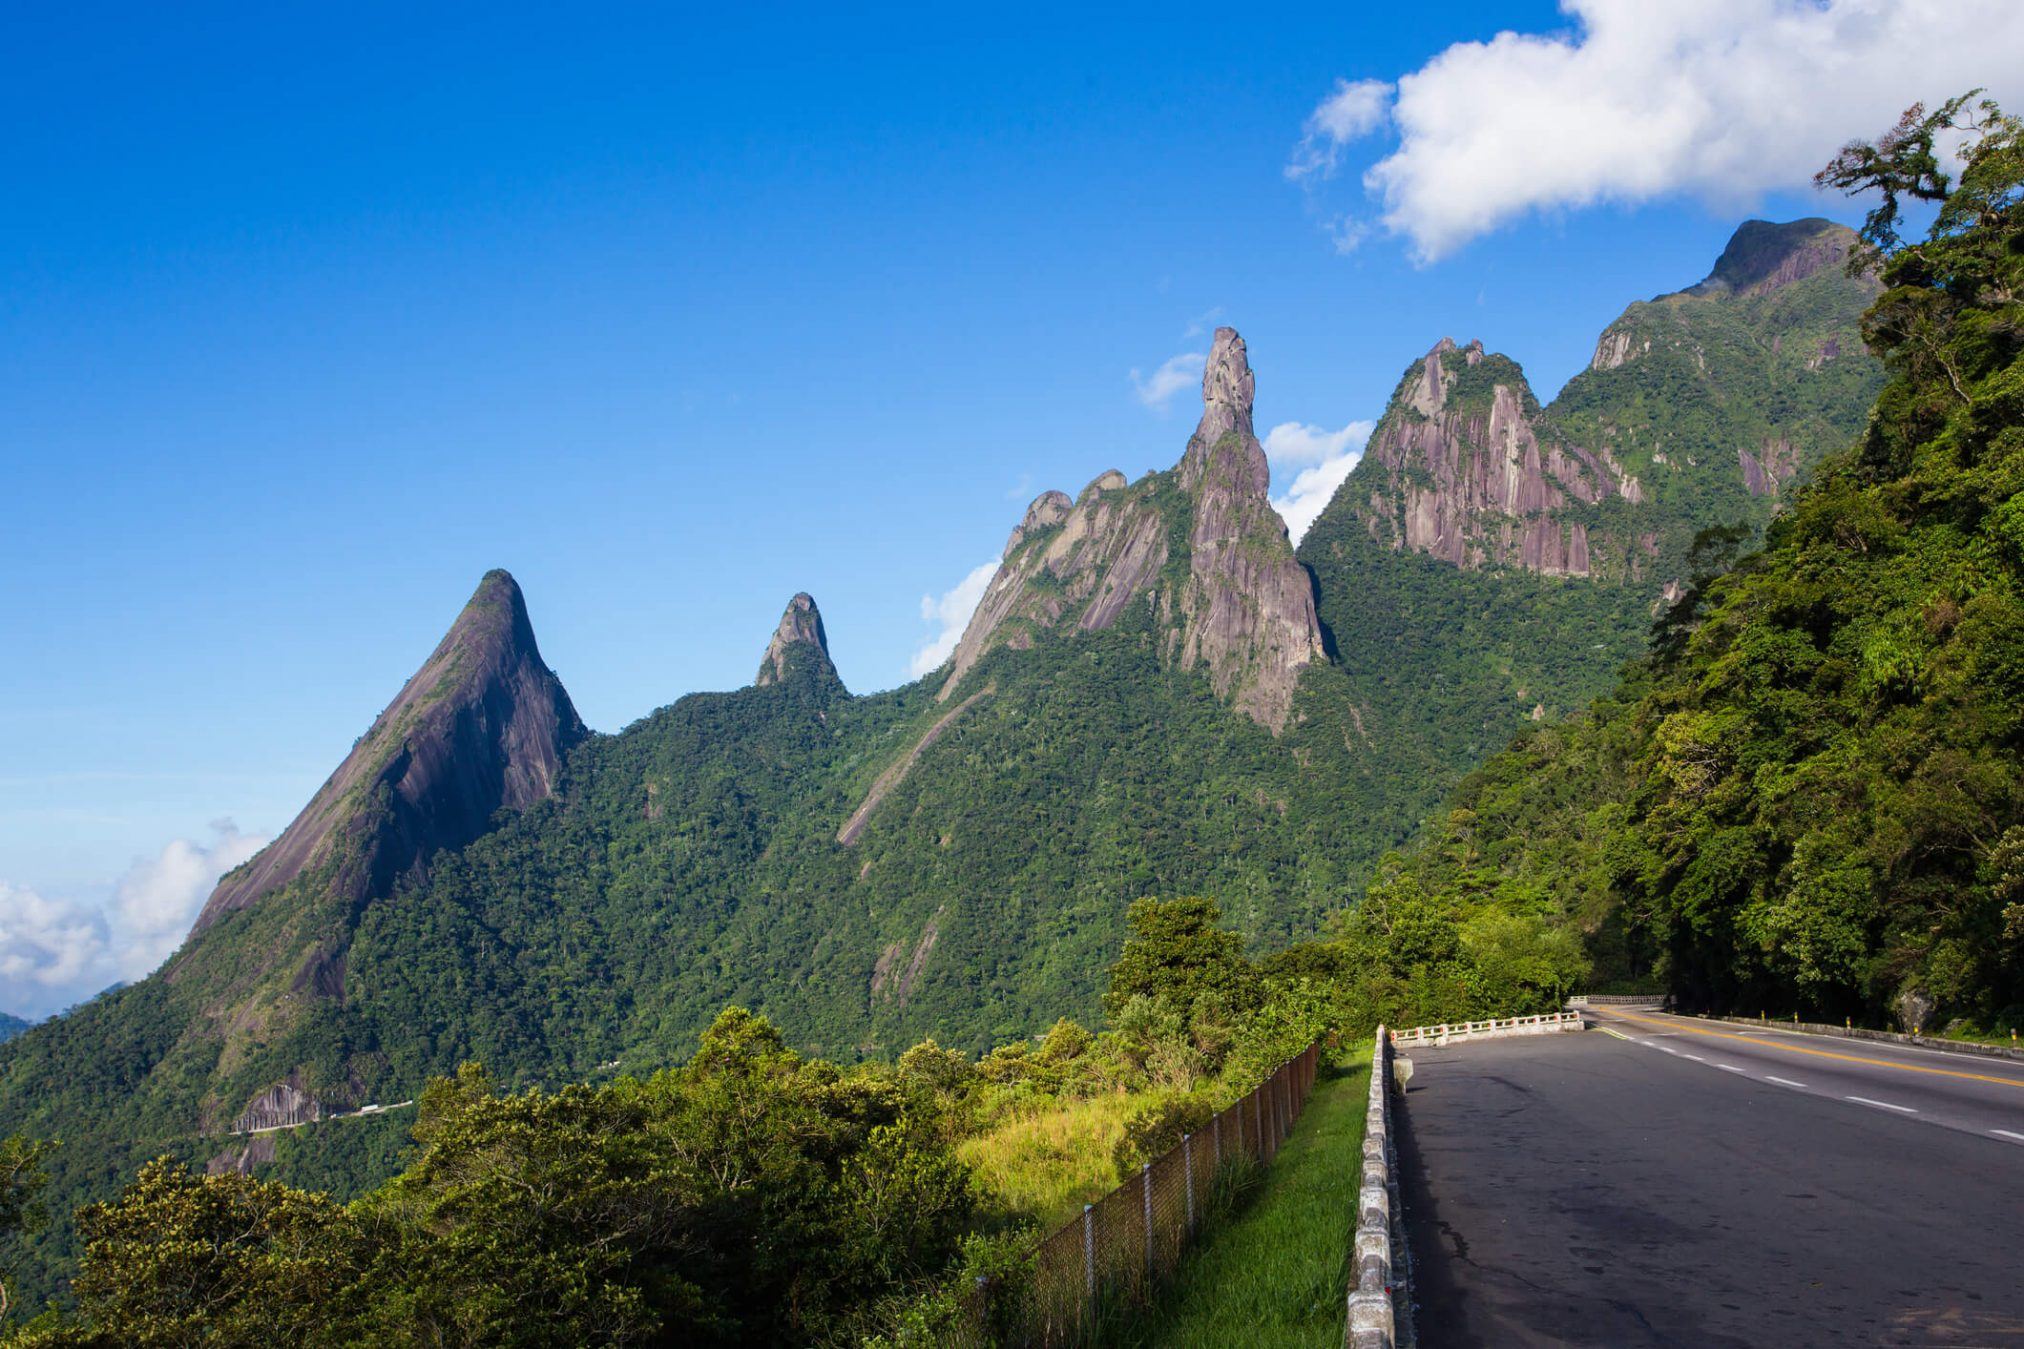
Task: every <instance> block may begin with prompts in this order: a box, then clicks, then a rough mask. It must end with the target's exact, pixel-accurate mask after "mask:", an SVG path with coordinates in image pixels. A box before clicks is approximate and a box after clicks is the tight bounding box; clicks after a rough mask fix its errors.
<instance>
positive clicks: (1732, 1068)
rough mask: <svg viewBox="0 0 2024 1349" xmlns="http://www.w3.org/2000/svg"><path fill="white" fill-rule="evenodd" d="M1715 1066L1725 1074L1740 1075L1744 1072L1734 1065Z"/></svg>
mask: <svg viewBox="0 0 2024 1349" xmlns="http://www.w3.org/2000/svg"><path fill="white" fill-rule="evenodd" d="M1715 1066H1716V1067H1717V1068H1720V1069H1721V1070H1722V1071H1723V1072H1725V1073H1740V1072H1742V1071H1743V1070H1742V1069H1741V1068H1738V1067H1737V1066H1736V1065H1735V1064H1733V1063H1718V1064H1716V1065H1715Z"/></svg>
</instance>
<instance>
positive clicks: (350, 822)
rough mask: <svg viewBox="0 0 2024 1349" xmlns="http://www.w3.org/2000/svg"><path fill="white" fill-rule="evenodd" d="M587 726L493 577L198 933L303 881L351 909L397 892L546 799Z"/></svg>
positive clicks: (521, 605) (517, 607) (510, 596)
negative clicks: (318, 884) (445, 853)
mask: <svg viewBox="0 0 2024 1349" xmlns="http://www.w3.org/2000/svg"><path fill="white" fill-rule="evenodd" d="M588 734H589V732H588V731H587V730H586V729H585V728H584V725H583V721H582V719H581V718H579V717H578V716H577V714H576V708H575V706H574V705H573V704H572V703H571V702H570V700H569V694H568V693H567V692H565V691H564V690H563V687H562V683H561V681H560V680H558V679H557V678H556V677H555V673H554V671H552V670H550V669H549V668H548V666H547V665H545V664H544V663H543V662H542V659H541V652H540V649H539V648H538V647H537V646H536V645H535V642H534V627H533V624H532V623H530V622H529V621H528V617H527V604H526V600H525V599H524V598H523V597H522V595H521V593H520V587H519V585H518V584H517V583H515V581H514V580H513V578H512V577H511V576H510V575H508V574H507V573H506V572H504V571H490V572H487V573H486V574H485V577H484V579H483V580H482V581H480V582H479V583H478V589H477V591H476V593H474V594H473V595H472V596H471V599H470V602H469V603H467V604H466V605H465V606H464V609H463V612H461V613H460V614H458V615H457V620H456V622H454V623H453V624H451V625H450V630H449V632H447V633H446V634H444V636H443V640H442V641H441V642H439V643H437V645H436V649H435V651H434V652H433V653H432V654H431V655H430V656H429V658H428V660H427V661H425V662H423V664H422V667H421V669H419V670H417V671H416V672H415V674H414V676H413V677H412V678H410V679H409V680H408V681H407V683H406V684H405V685H403V686H402V688H401V691H400V694H399V696H398V697H396V698H395V699H394V700H393V702H392V703H390V704H388V706H387V708H386V710H385V711H384V712H381V713H380V714H379V716H378V718H376V719H375V720H374V721H373V724H372V726H371V727H370V728H369V729H368V730H367V731H366V733H365V735H364V736H362V737H360V739H359V741H358V743H357V744H355V745H354V746H353V747H352V750H351V753H350V754H348V755H346V756H345V760H344V762H343V763H342V764H340V765H339V766H338V769H337V771H336V772H335V773H333V774H332V775H331V776H330V779H329V780H328V781H327V782H325V783H324V784H323V786H322V787H321V788H320V789H318V791H317V793H316V795H315V796H314V797H312V798H311V799H310V802H309V804H308V805H307V806H306V807H304V808H303V811H302V813H301V814H300V815H298V816H296V817H295V820H294V821H293V822H292V823H291V824H290V825H289V826H288V828H287V829H285V830H283V831H282V833H281V836H280V837H279V838H277V839H276V840H274V842H272V843H270V844H268V845H267V847H266V848H264V849H263V850H261V852H260V853H259V854H258V855H257V856H255V857H254V858H253V859H252V860H251V861H249V862H247V863H246V864H245V865H244V866H242V867H239V868H238V869H237V870H235V871H233V872H231V873H230V874H228V875H227V876H225V877H224V879H222V880H220V881H219V882H218V886H217V889H215V890H214V891H212V893H211V897H210V899H209V900H208V901H207V902H206V903H205V905H204V910H203V912H202V914H200V915H199V916H198V919H197V925H196V928H195V929H194V931H195V932H197V933H201V932H202V931H203V930H204V929H206V928H208V927H209V926H210V925H211V924H213V923H215V922H216V921H218V919H219V918H221V917H223V916H224V915H225V914H227V913H230V912H232V911H233V910H235V909H243V908H246V907H247V906H248V905H251V904H254V903H256V902H257V901H259V900H260V899H262V898H264V897H266V896H267V895H269V894H272V893H273V892H274V891H276V890H279V889H281V888H282V887H283V886H285V885H287V884H288V883H289V882H291V881H293V880H295V879H296V878H297V877H298V876H302V875H305V874H312V875H313V874H316V873H319V872H324V871H326V870H327V871H328V876H329V879H328V886H329V889H330V892H331V893H332V894H334V895H335V896H336V897H338V898H340V899H342V900H345V901H348V902H350V903H354V904H356V903H359V902H362V901H364V900H367V899H370V898H374V897H377V896H381V895H385V894H387V893H388V892H389V891H390V889H391V887H392V885H393V883H394V881H395V880H396V879H398V878H399V877H400V876H402V875H404V874H406V873H408V872H410V871H412V870H414V869H415V868H418V867H421V866H423V865H425V864H426V862H427V860H428V859H429V857H431V856H432V855H433V854H434V853H436V852H437V851H438V850H440V849H443V848H457V847H462V846H463V845H464V844H466V843H469V842H470V841H471V840H472V839H475V838H476V837H478V835H480V834H482V833H484V832H485V831H486V830H487V829H488V828H490V827H491V820H492V816H493V814H494V812H496V811H498V810H500V809H501V808H502V807H503V808H505V809H509V810H524V809H526V808H527V807H528V806H531V805H533V804H534V803H535V802H537V801H540V800H542V799H544V798H546V797H547V796H549V795H550V794H551V793H553V791H554V790H555V784H556V781H557V779H558V778H559V777H560V776H561V772H562V762H563V759H564V756H565V755H567V753H568V751H569V749H570V748H571V747H572V746H574V745H575V744H576V743H577V742H579V741H581V740H582V739H584V738H585V737H586V736H587V735H588Z"/></svg>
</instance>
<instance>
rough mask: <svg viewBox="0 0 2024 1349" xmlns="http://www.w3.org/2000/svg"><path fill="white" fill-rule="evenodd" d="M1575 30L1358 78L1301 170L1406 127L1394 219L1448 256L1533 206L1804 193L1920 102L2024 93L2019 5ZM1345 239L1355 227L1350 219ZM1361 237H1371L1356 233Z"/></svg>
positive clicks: (1394, 165)
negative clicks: (1391, 84)
mask: <svg viewBox="0 0 2024 1349" xmlns="http://www.w3.org/2000/svg"><path fill="white" fill-rule="evenodd" d="M1561 8H1562V9H1563V10H1564V11H1565V12H1566V13H1567V14H1568V15H1569V16H1570V18H1572V20H1573V21H1574V22H1573V26H1572V28H1571V30H1569V31H1566V32H1559V33H1552V34H1544V35H1542V34H1525V33H1510V32H1506V33H1499V34H1498V35H1497V36H1496V37H1494V38H1492V39H1490V40H1489V41H1487V42H1463V43H1457V44H1456V45H1454V46H1452V47H1449V48H1448V49H1447V50H1445V51H1443V52H1441V53H1440V54H1439V55H1437V56H1435V57H1434V58H1433V59H1432V60H1431V61H1429V62H1427V64H1426V65H1424V66H1422V67H1421V68H1420V69H1418V70H1416V71H1413V72H1412V73H1410V74H1406V75H1403V76H1401V77H1400V78H1399V80H1398V82H1397V86H1396V89H1395V91H1393V90H1390V89H1389V88H1388V87H1387V86H1385V85H1383V84H1382V83H1381V82H1379V81H1374V80H1364V81H1360V82H1358V83H1355V84H1350V83H1348V82H1343V81H1338V82H1337V84H1336V87H1335V89H1334V90H1333V91H1331V92H1330V94H1329V95H1328V97H1327V98H1325V99H1323V100H1322V101H1321V103H1320V104H1319V105H1318V106H1317V107H1316V108H1315V110H1314V112H1313V113H1312V114H1310V116H1309V117H1308V119H1307V123H1306V126H1305V130H1304V134H1303V136H1302V138H1301V140H1300V142H1299V143H1298V144H1297V145H1296V146H1295V148H1294V150H1293V152H1292V156H1291V158H1290V160H1289V162H1288V164H1287V166H1286V174H1287V176H1288V177H1289V178H1292V179H1294V180H1295V181H1299V182H1303V183H1306V184H1307V185H1309V186H1310V187H1312V186H1314V185H1315V184H1317V183H1318V182H1319V181H1320V180H1322V179H1325V178H1327V177H1328V176H1329V174H1330V173H1332V172H1333V171H1334V169H1335V167H1336V165H1337V163H1338V161H1339V159H1340V157H1341V155H1342V153H1343V151H1344V148H1345V147H1346V146H1348V145H1349V144H1350V143H1351V142H1353V141H1356V140H1358V139H1360V138H1362V137H1364V136H1367V135H1369V134H1371V133H1372V132H1374V131H1376V130H1378V129H1379V128H1380V127H1383V126H1384V125H1386V124H1387V123H1389V124H1390V125H1392V126H1393V127H1395V129H1396V131H1397V134H1398V143H1397V146H1396V148H1395V149H1393V150H1392V151H1391V153H1389V154H1387V155H1385V156H1384V157H1383V158H1381V159H1379V160H1378V161H1377V162H1376V163H1375V164H1374V165H1372V166H1371V168H1370V169H1369V170H1368V172H1366V173H1365V174H1364V177H1363V185H1364V187H1365V189H1366V191H1367V192H1368V194H1369V195H1370V197H1371V198H1373V199H1374V200H1375V201H1376V203H1377V205H1378V217H1377V219H1378V223H1379V224H1380V225H1381V226H1382V227H1383V228H1384V229H1385V230H1387V231H1388V232H1390V233H1391V234H1394V235H1398V236H1403V237H1404V238H1405V239H1407V240H1408V241H1409V243H1410V245H1411V247H1412V250H1413V252H1414V253H1415V254H1416V255H1417V256H1418V258H1419V259H1420V260H1422V261H1433V260H1435V259H1438V258H1441V257H1443V256H1445V255H1447V254H1449V253H1452V252H1453V251H1454V250H1455V249H1457V248H1459V247H1461V246H1462V245H1463V244H1466V243H1467V242H1469V241H1470V240H1472V239H1475V238H1477V237H1478V236H1480V235H1483V234H1486V233H1488V232H1490V231H1492V230H1495V229H1497V228H1499V227H1501V226H1504V225H1507V224H1509V223H1511V222H1512V221H1514V220H1516V219H1518V218H1520V217H1523V216H1525V215H1528V214H1531V213H1535V212H1541V211H1553V210H1563V209H1578V208H1581V207H1587V206H1593V205H1598V204H1602V203H1617V204H1637V203H1641V202H1647V201H1651V200H1654V199H1657V198H1661V197H1666V196H1673V195H1690V196H1695V197H1699V198H1701V199H1703V200H1706V201H1709V202H1711V203H1713V204H1715V205H1717V206H1720V207H1723V208H1728V209H1741V208H1746V207H1747V204H1748V203H1749V202H1750V201H1751V200H1753V199H1754V198H1756V197H1757V196H1759V195H1760V194H1762V193H1764V192H1767V191H1773V190H1789V189H1799V188H1804V187H1805V186H1806V185H1807V184H1808V183H1809V182H1810V181H1811V178H1812V175H1813V173H1814V172H1815V170H1817V169H1818V168H1819V167H1820V166H1821V165H1822V164H1824V163H1825V162H1826V161H1827V159H1828V158H1829V157H1830V156H1831V155H1832V154H1833V153H1834V151H1835V150H1836V149H1837V148H1838V147H1839V146H1840V145H1842V144H1843V143H1844V142H1846V141H1847V140H1849V139H1850V138H1851V137H1860V136H1875V135H1878V134H1880V133H1882V132H1883V131H1884V130H1885V129H1887V128H1888V127H1889V126H1890V125H1891V124H1892V123H1893V122H1895V121H1896V120H1897V116H1898V114H1899V113H1901V112H1902V111H1903V110H1904V109H1905V107H1906V106H1907V105H1909V104H1911V103H1912V102H1914V101H1917V100H1921V99H1922V100H1925V101H1927V102H1928V103H1934V102H1938V101H1939V100H1942V99H1945V98H1947V97H1949V96H1951V95H1953V94H1957V93H1961V92H1964V91H1966V90H1967V89H1970V88H1973V87H1975V86H1978V85H1979V86H1987V87H1988V88H1989V91H1990V93H1991V94H1992V95H1994V96H1995V97H1996V98H1997V99H1999V100H2000V101H2003V102H2005V103H2006V104H2015V103H2018V102H2020V101H2024V100H2020V94H2024V4H2019V3H2017V0H1562V6H1561ZM1330 229H1331V232H1332V233H1333V234H1334V235H1335V237H1336V238H1337V240H1338V247H1340V246H1341V240H1342V238H1343V237H1345V236H1344V233H1343V230H1342V227H1341V224H1340V222H1331V225H1330ZM1350 237H1354V232H1353V231H1352V233H1351V235H1350Z"/></svg>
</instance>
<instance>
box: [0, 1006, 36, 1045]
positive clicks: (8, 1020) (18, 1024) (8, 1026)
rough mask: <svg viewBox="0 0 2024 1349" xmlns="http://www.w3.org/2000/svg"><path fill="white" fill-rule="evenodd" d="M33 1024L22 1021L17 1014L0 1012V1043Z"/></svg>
mask: <svg viewBox="0 0 2024 1349" xmlns="http://www.w3.org/2000/svg"><path fill="white" fill-rule="evenodd" d="M33 1024H34V1023H33V1022H30V1021H23V1020H22V1019H21V1018H20V1017H18V1016H13V1015H11V1014H9V1013H7V1012H0V1044H5V1043H6V1042H7V1041H9V1040H11V1039H13V1038H14V1037H15V1036H17V1035H19V1034H20V1033H21V1032H22V1031H25V1030H27V1029H28V1028H29V1027H30V1026H31V1025H33Z"/></svg>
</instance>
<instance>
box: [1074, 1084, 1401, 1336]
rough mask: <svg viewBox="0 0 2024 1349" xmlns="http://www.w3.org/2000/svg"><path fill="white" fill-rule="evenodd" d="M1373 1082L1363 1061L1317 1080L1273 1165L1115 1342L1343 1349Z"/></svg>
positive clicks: (1121, 1329) (1259, 1175)
mask: <svg viewBox="0 0 2024 1349" xmlns="http://www.w3.org/2000/svg"><path fill="white" fill-rule="evenodd" d="M1369 1080H1370V1066H1369V1063H1368V1061H1365V1062H1364V1063H1360V1064H1355V1065H1352V1066H1351V1067H1349V1068H1347V1069H1344V1070H1342V1071H1339V1072H1337V1073H1336V1074H1334V1075H1333V1076H1329V1077H1324V1078H1323V1079H1322V1080H1321V1081H1319V1082H1317V1083H1316V1084H1315V1088H1314V1094H1313V1095H1312V1096H1311V1097H1310V1098H1309V1099H1308V1102H1307V1109H1306V1110H1305V1111H1303V1112H1302V1113H1301V1116H1300V1118H1299V1120H1298V1121H1297V1122H1296V1124H1295V1126H1294V1130H1293V1137H1292V1138H1290V1139H1288V1140H1287V1142H1286V1145H1285V1147H1283V1148H1282V1149H1281V1150H1280V1152H1279V1155H1278V1156H1277V1157H1276V1158H1274V1159H1273V1161H1272V1164H1271V1166H1269V1167H1267V1168H1265V1169H1264V1170H1263V1171H1261V1172H1259V1173H1257V1180H1256V1182H1255V1184H1254V1185H1253V1186H1252V1187H1251V1189H1250V1192H1249V1193H1248V1194H1246V1195H1244V1196H1242V1197H1241V1198H1240V1199H1239V1200H1238V1202H1237V1204H1236V1206H1235V1208H1234V1211H1233V1212H1231V1213H1230V1214H1229V1216H1228V1217H1227V1218H1226V1219H1225V1220H1224V1221H1223V1222H1222V1223H1221V1224H1220V1225H1218V1226H1217V1227H1215V1228H1213V1229H1211V1230H1209V1231H1206V1232H1204V1233H1203V1236H1202V1240H1201V1242H1200V1244H1198V1245H1197V1246H1196V1248H1195V1249H1194V1250H1193V1251H1192V1252H1190V1253H1189V1255H1188V1256H1187V1257H1186V1258H1184V1259H1183V1260H1182V1262H1181V1266H1180V1268H1179V1269H1178V1270H1177V1271H1175V1275H1174V1277H1173V1279H1172V1280H1171V1281H1170V1282H1169V1283H1168V1285H1167V1288H1166V1291H1165V1293H1164V1295H1163V1296H1162V1297H1161V1298H1160V1300H1159V1301H1158V1302H1156V1303H1155V1304H1154V1305H1153V1307H1152V1308H1151V1309H1150V1310H1149V1311H1148V1312H1146V1313H1145V1314H1144V1315H1142V1316H1139V1317H1136V1318H1133V1323H1132V1324H1127V1325H1124V1326H1118V1327H1115V1329H1114V1330H1113V1333H1112V1334H1111V1336H1110V1337H1109V1338H1110V1340H1111V1342H1112V1343H1114V1344H1119V1345H1126V1346H1132V1349H1156V1347H1157V1349H1184V1347H1192V1346H1202V1349H1210V1347H1211V1346H1215V1347H1216V1349H1226V1347H1227V1346H1229V1345H1249V1344H1257V1345H1288V1346H1295V1345H1313V1346H1316V1349H1321V1346H1327V1349H1340V1346H1341V1344H1342V1334H1343V1317H1344V1315H1345V1311H1344V1308H1345V1305H1346V1304H1345V1302H1344V1299H1345V1298H1346V1297H1347V1296H1348V1291H1349V1257H1350V1245H1351V1233H1352V1231H1353V1229H1354V1227H1355V1224H1356V1191H1357V1183H1358V1180H1359V1178H1360V1175H1361V1166H1360V1163H1361V1160H1362V1159H1361V1150H1362V1147H1363V1117H1364V1109H1365V1107H1366V1105H1367V1104H1368V1101H1369V1090H1370V1088H1369V1085H1368V1084H1369Z"/></svg>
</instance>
